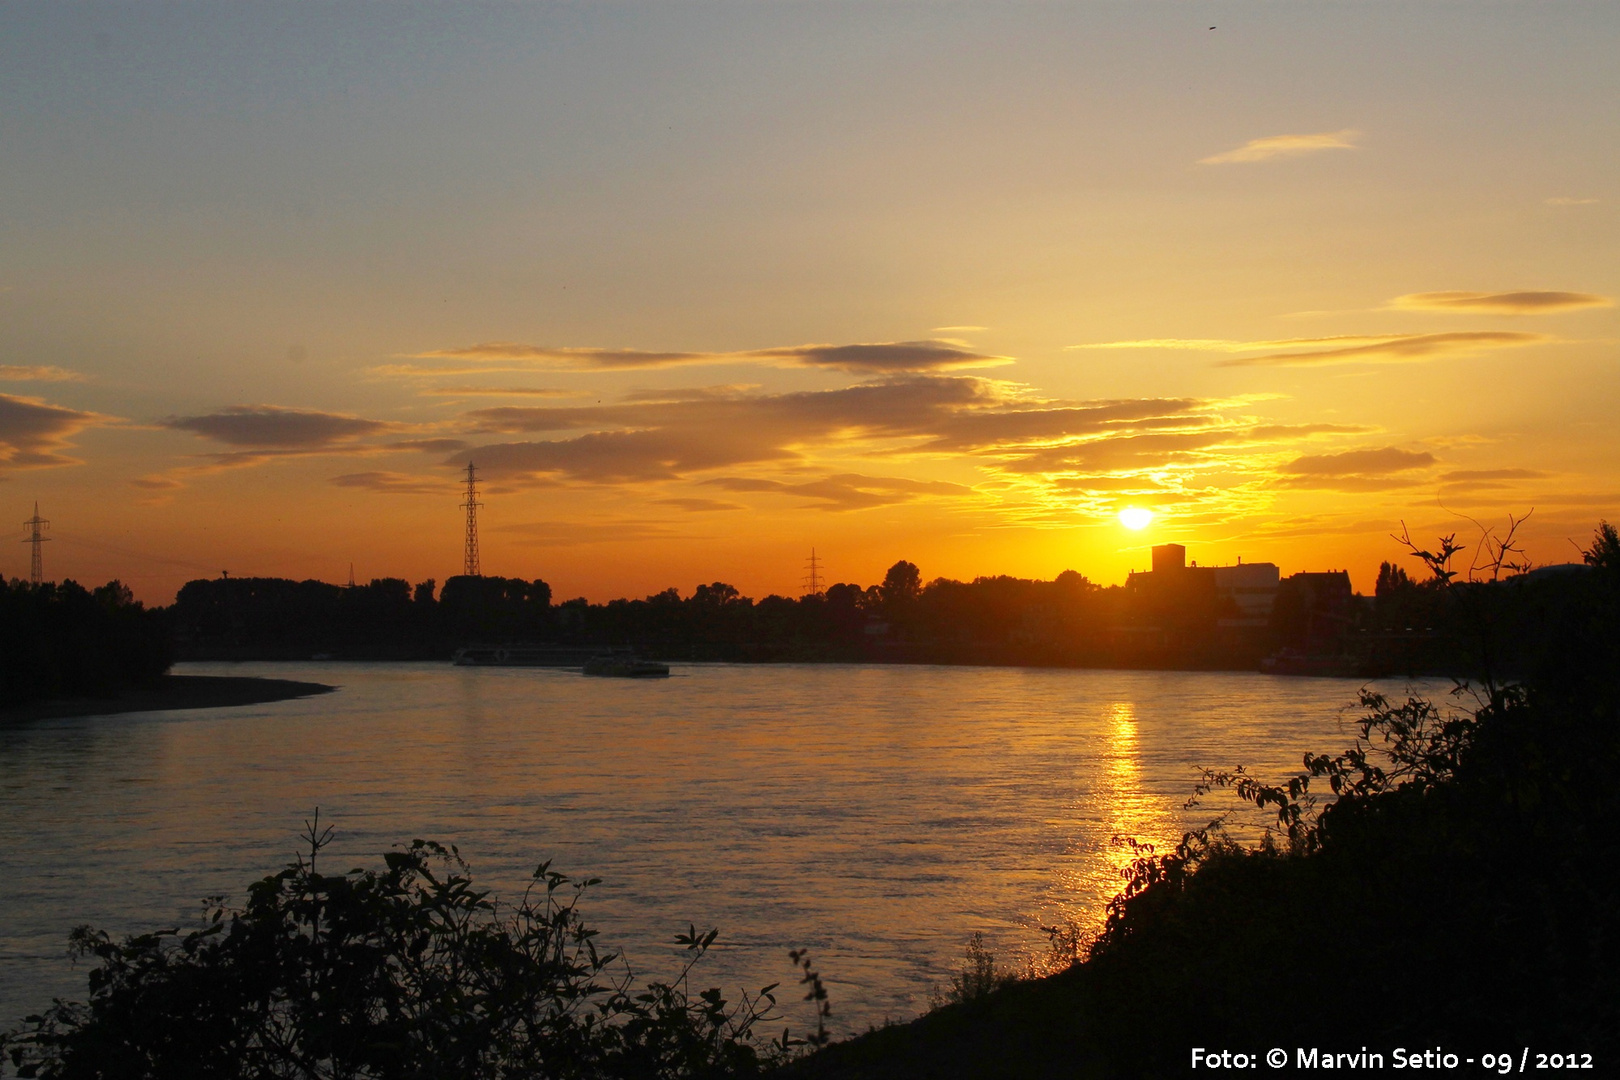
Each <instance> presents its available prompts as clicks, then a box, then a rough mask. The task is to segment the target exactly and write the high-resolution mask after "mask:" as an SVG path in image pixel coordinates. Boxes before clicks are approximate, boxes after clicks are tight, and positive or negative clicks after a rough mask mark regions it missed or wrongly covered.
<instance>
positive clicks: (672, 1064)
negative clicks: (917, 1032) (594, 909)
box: [0, 826, 795, 1080]
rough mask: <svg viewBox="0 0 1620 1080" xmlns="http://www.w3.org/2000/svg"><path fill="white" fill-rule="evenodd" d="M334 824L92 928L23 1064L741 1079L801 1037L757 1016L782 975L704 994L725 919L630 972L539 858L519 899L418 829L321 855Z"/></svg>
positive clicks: (161, 1070)
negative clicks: (171, 920)
mask: <svg viewBox="0 0 1620 1080" xmlns="http://www.w3.org/2000/svg"><path fill="white" fill-rule="evenodd" d="M329 836H330V830H327V831H326V832H325V833H321V834H318V833H317V831H316V828H315V827H314V826H311V827H310V830H309V833H308V836H307V839H308V840H309V842H310V850H309V855H308V857H307V858H300V859H298V860H297V861H296V862H294V863H293V864H292V865H290V866H288V867H287V868H286V869H284V870H282V871H281V872H280V873H278V874H274V875H272V876H270V877H267V878H265V879H264V880H262V881H260V882H258V883H257V884H255V885H254V886H253V887H252V888H251V889H250V890H249V894H248V900H247V903H246V904H245V905H244V906H243V907H241V908H230V907H227V906H225V905H224V903H223V902H222V901H221V900H220V899H218V898H215V899H214V900H212V901H210V902H209V906H210V910H209V912H208V914H207V915H206V917H205V919H204V921H203V925H202V926H201V927H200V928H198V929H195V930H192V931H190V932H187V933H181V932H179V931H178V930H164V931H159V932H157V933H150V934H140V935H136V936H132V937H128V938H125V939H123V940H115V939H113V938H111V937H109V936H108V935H107V934H105V933H103V932H98V931H94V930H91V929H90V928H88V927H81V928H80V929H78V930H77V931H75V932H74V935H73V947H74V950H75V951H76V952H77V953H78V954H79V955H80V956H86V957H91V958H93V959H94V960H95V962H96V965H97V966H96V967H95V969H94V970H93V971H92V972H91V973H90V980H89V982H90V997H89V1000H88V1002H86V1003H84V1004H78V1003H71V1002H63V1001H57V1002H56V1004H54V1005H53V1006H52V1007H51V1008H50V1009H48V1010H46V1011H45V1012H44V1013H42V1014H40V1015H37V1016H32V1017H29V1018H28V1019H27V1021H25V1023H24V1025H23V1026H22V1027H20V1028H18V1029H16V1030H14V1031H12V1032H10V1033H9V1034H7V1035H6V1036H4V1037H3V1038H0V1048H3V1052H4V1057H5V1059H7V1060H9V1061H10V1063H11V1065H12V1067H13V1068H15V1069H16V1071H17V1075H18V1076H24V1077H47V1078H60V1080H68V1078H75V1077H87V1078H88V1077H95V1078H103V1080H112V1078H123V1077H128V1078H131V1080H134V1078H143V1080H144V1078H157V1077H165V1078H168V1077H174V1078H220V1080H225V1078H233V1080H236V1078H241V1080H248V1078H252V1080H259V1078H265V1080H268V1078H276V1080H290V1078H298V1080H316V1078H322V1080H324V1078H340V1077H341V1078H345V1080H361V1078H377V1080H406V1078H418V1077H420V1078H424V1080H426V1078H435V1080H437V1078H451V1077H454V1078H466V1080H477V1078H501V1080H530V1078H532V1080H539V1078H578V1080H590V1078H598V1077H602V1078H605V1077H625V1078H641V1077H645V1078H649V1080H652V1078H659V1080H666V1078H667V1080H675V1078H680V1077H693V1078H698V1077H720V1076H726V1077H735V1076H748V1075H754V1074H757V1073H758V1072H760V1071H761V1070H762V1069H763V1068H764V1067H765V1066H766V1065H767V1064H769V1063H771V1062H774V1061H777V1060H780V1059H781V1058H782V1057H783V1055H784V1054H785V1053H786V1052H787V1050H788V1047H789V1046H790V1045H792V1044H793V1043H794V1042H795V1040H792V1039H790V1038H789V1037H788V1036H787V1033H786V1032H785V1031H784V1033H783V1035H782V1037H781V1038H780V1039H779V1040H777V1041H776V1042H774V1043H773V1042H767V1041H764V1040H761V1039H758V1038H756V1033H755V1029H756V1027H758V1026H759V1025H760V1024H761V1023H762V1022H764V1021H766V1020H769V1019H774V1017H771V1016H769V1015H768V1014H769V1010H770V1009H771V1008H772V1006H774V1004H775V998H774V997H773V996H772V990H773V989H774V987H767V988H765V989H764V990H761V991H760V992H759V993H758V994H757V995H747V994H744V995H742V997H741V1000H740V1001H738V1002H737V1003H736V1004H730V1003H728V1002H727V1001H726V1000H725V999H724V998H722V997H721V994H720V992H719V991H718V990H704V991H702V992H700V993H695V994H694V993H692V992H691V991H690V990H689V988H688V977H689V974H690V972H691V970H692V966H693V964H695V963H696V962H697V960H698V959H699V958H700V957H701V956H702V955H703V954H704V952H705V951H706V950H707V949H708V948H709V946H710V945H711V944H712V943H713V941H714V939H715V933H714V931H710V932H708V933H704V934H699V933H697V932H696V931H695V930H694V931H692V932H690V933H688V934H685V935H681V936H680V937H678V938H677V939H676V940H677V943H678V944H680V945H683V946H684V947H685V949H686V951H687V956H688V960H687V963H686V964H685V965H684V967H683V969H682V970H681V972H680V974H679V975H678V976H677V977H676V978H675V979H673V980H671V981H669V982H649V983H645V984H638V983H637V982H636V981H635V980H634V979H633V978H632V976H631V974H630V972H629V970H628V967H627V966H626V965H624V964H623V962H622V961H621V960H620V959H619V958H618V957H616V956H615V955H614V954H613V953H611V952H605V951H601V950H599V949H598V947H597V944H596V940H595V938H596V932H595V931H594V930H591V929H589V928H588V927H587V926H586V925H585V923H584V921H583V920H582V918H581V916H580V914H579V911H578V908H577V904H578V900H579V896H580V894H581V893H582V892H583V891H584V890H585V889H586V888H587V887H588V886H590V885H592V884H594V881H582V882H578V883H570V882H569V880H568V879H567V878H566V877H564V876H563V875H562V874H559V873H556V872H555V871H552V870H551V869H550V868H549V865H548V864H541V866H540V867H539V868H538V869H537V870H536V871H535V873H534V878H533V883H532V885H531V886H530V888H529V890H528V891H527V892H526V893H525V894H524V896H523V897H522V899H521V900H520V901H519V902H518V903H517V904H515V905H512V906H504V905H499V904H497V903H496V902H495V901H493V900H492V899H490V898H489V896H488V894H487V893H486V892H483V891H480V890H478V889H476V888H475V887H474V885H473V882H472V878H471V875H470V874H469V873H468V872H467V868H466V866H465V864H464V863H462V862H461V860H460V859H459V857H458V856H457V854H456V852H455V849H454V848H450V849H446V848H444V847H442V846H440V845H438V844H435V843H432V842H426V841H422V840H417V841H415V842H413V843H412V844H411V846H410V847H409V848H407V849H405V850H403V851H395V852H391V853H389V854H387V855H386V856H385V857H384V859H385V864H386V865H385V867H384V868H383V869H381V870H350V871H348V872H347V873H342V874H327V873H323V872H321V871H320V870H318V869H317V862H318V860H319V858H320V855H321V848H322V847H323V845H324V843H325V842H326V840H327V839H328V838H329Z"/></svg>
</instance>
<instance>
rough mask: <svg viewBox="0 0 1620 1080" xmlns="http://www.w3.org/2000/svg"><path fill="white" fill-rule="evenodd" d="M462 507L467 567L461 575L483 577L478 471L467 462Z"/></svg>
mask: <svg viewBox="0 0 1620 1080" xmlns="http://www.w3.org/2000/svg"><path fill="white" fill-rule="evenodd" d="M461 505H462V507H463V508H464V509H466V511H467V553H466V555H467V565H466V568H465V569H464V570H463V571H462V573H464V574H466V575H467V576H468V577H483V576H484V575H483V574H482V573H481V572H480V571H479V569H478V508H479V507H480V506H482V505H484V504H483V503H481V502H479V501H478V471H477V470H476V469H475V468H473V463H472V462H470V461H469V462H467V499H466V501H465V502H463V503H462V504H461Z"/></svg>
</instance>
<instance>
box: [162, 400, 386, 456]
mask: <svg viewBox="0 0 1620 1080" xmlns="http://www.w3.org/2000/svg"><path fill="white" fill-rule="evenodd" d="M163 426H164V427H167V428H173V429H175V430H176V431H189V432H191V433H193V434H195V435H202V436H204V437H206V438H210V439H214V440H216V441H217V442H222V443H226V444H228V445H230V446H253V447H277V448H297V449H306V450H307V449H312V448H322V447H329V446H332V445H334V444H336V443H342V442H346V441H348V440H351V439H356V438H359V437H360V436H362V435H372V434H375V433H377V432H381V431H388V430H391V429H393V428H394V427H395V425H393V424H389V423H386V422H384V421H382V420H367V419H364V418H363V417H359V416H349V415H347V414H344V413H328V412H319V411H316V410H314V409H284V408H282V407H281V406H279V405H232V406H230V407H229V408H226V409H222V410H220V411H219V412H216V413H209V414H208V415H206V416H175V417H170V418H169V419H168V420H166V421H164V422H163Z"/></svg>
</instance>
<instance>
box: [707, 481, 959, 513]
mask: <svg viewBox="0 0 1620 1080" xmlns="http://www.w3.org/2000/svg"><path fill="white" fill-rule="evenodd" d="M704 482H705V483H707V484H712V485H714V486H715V487H718V488H721V489H723V490H725V491H738V492H753V491H757V492H769V493H772V494H777V495H794V496H797V497H799V498H803V499H810V500H812V501H813V504H814V505H817V506H819V507H821V508H822V509H825V510H866V509H869V508H871V507H874V506H893V505H894V504H896V503H904V502H911V501H912V500H914V499H916V498H919V497H921V496H924V495H946V496H951V497H961V496H964V495H972V494H973V489H972V488H970V487H965V486H963V485H961V484H951V483H947V482H945V481H941V480H932V481H930V480H908V479H906V478H904V477H899V476H862V475H860V474H859V473H841V474H839V475H836V476H826V477H823V478H822V479H820V480H812V481H808V482H806V483H799V484H788V483H783V482H782V481H780V480H757V479H749V478H745V477H732V476H726V477H719V478H717V479H714V480H707V481H704Z"/></svg>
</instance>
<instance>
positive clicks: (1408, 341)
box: [1216, 330, 1556, 367]
mask: <svg viewBox="0 0 1620 1080" xmlns="http://www.w3.org/2000/svg"><path fill="white" fill-rule="evenodd" d="M1341 340H1342V339H1337V338H1322V339H1320V340H1319V341H1318V342H1315V343H1314V344H1323V345H1330V346H1331V347H1329V348H1317V349H1309V350H1306V351H1304V352H1282V353H1268V354H1266V355H1264V356H1244V357H1233V358H1232V359H1230V360H1222V361H1220V362H1219V363H1218V364H1217V365H1216V366H1217V367H1318V366H1327V365H1331V364H1413V363H1421V362H1423V361H1427V360H1440V359H1444V358H1445V357H1448V356H1461V355H1466V354H1468V353H1476V352H1479V351H1481V350H1483V349H1508V348H1515V347H1518V346H1521V345H1535V344H1539V343H1541V342H1546V341H1554V340H1556V339H1555V338H1552V337H1549V336H1548V335H1546V334H1526V333H1519V332H1516V331H1508V330H1473V331H1463V332H1456V333H1449V334H1391V335H1389V336H1388V337H1385V338H1383V339H1381V340H1378V339H1375V340H1372V341H1368V342H1366V343H1365V344H1355V345H1343V344H1337V342H1339V341H1341ZM1308 344H1313V343H1312V342H1305V341H1301V342H1298V343H1296V344H1295V345H1294V346H1291V347H1296V348H1297V347H1301V346H1304V345H1308Z"/></svg>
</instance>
